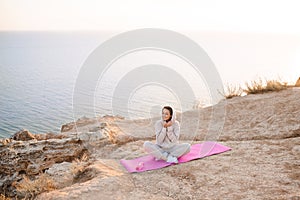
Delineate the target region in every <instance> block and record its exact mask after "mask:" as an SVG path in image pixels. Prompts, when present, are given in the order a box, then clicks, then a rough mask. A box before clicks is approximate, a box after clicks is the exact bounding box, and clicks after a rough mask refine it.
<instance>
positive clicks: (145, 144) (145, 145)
mask: <svg viewBox="0 0 300 200" xmlns="http://www.w3.org/2000/svg"><path fill="white" fill-rule="evenodd" d="M151 145H152V142H149V141H145V142H144V145H143V147H144V148H148V147H150V146H151Z"/></svg>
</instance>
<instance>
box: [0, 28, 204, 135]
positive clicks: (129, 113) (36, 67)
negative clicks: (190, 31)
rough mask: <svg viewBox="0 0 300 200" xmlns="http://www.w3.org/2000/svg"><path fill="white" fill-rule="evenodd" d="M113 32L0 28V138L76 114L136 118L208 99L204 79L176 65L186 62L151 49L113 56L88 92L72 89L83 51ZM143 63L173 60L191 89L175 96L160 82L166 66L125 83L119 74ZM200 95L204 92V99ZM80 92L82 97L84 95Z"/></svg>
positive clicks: (46, 127) (49, 127) (49, 126)
mask: <svg viewBox="0 0 300 200" xmlns="http://www.w3.org/2000/svg"><path fill="white" fill-rule="evenodd" d="M117 34H118V33H116V32H88V31H85V32H80V31H79V32H72V31H68V32H55V31H52V32H43V31H37V32H32V31H25V32H21V31H19V32H17V31H15V32H13V31H6V32H0V138H6V137H11V136H12V135H13V134H14V133H16V132H17V131H19V130H22V129H27V130H29V131H30V132H31V133H47V132H53V133H59V132H60V129H61V126H62V125H63V124H65V123H68V122H72V121H75V120H77V119H79V118H81V117H95V116H104V115H119V116H123V117H125V118H127V119H141V118H149V117H154V116H157V115H159V114H160V112H161V108H162V106H164V105H172V106H173V107H174V108H175V109H177V110H180V111H185V110H190V109H193V108H195V107H198V106H204V105H209V104H210V100H209V95H207V94H208V92H207V90H206V89H205V83H204V82H203V81H201V78H199V77H197V76H195V73H193V72H192V71H191V72H190V73H186V68H184V67H182V66H184V65H188V64H187V63H181V64H180V62H182V61H180V59H178V57H176V56H174V55H167V54H166V53H165V52H157V51H151V50H148V52H147V51H146V52H136V53H135V54H131V55H128V56H125V57H123V58H120V59H119V60H117V61H114V64H112V65H110V67H109V68H108V69H107V70H106V75H105V73H104V75H103V73H102V74H101V76H100V74H99V77H98V78H97V82H96V84H95V85H94V88H95V90H94V92H87V93H86V94H85V91H78V90H77V89H76V83H78V77H79V75H80V73H83V66H84V64H85V63H86V61H87V60H88V59H89V56H90V55H91V54H92V53H93V52H94V51H95V49H97V48H98V47H99V46H100V45H101V44H103V42H105V41H107V40H108V39H110V38H112V37H114V36H115V35H117ZM154 58H156V59H154ZM153 59H154V60H153ZM146 64H155V65H157V64H160V65H157V66H161V65H162V64H163V65H164V66H172V65H174V68H176V65H177V69H178V70H177V72H178V73H175V74H177V75H178V74H179V76H182V77H183V78H184V79H187V80H188V81H187V82H184V83H187V85H190V86H191V87H190V89H191V91H194V93H191V91H185V89H184V88H183V90H182V91H181V94H180V95H181V96H178V95H177V94H176V91H175V89H172V87H170V86H166V85H164V84H163V83H160V81H159V80H161V79H165V80H172V78H173V77H170V74H169V73H168V71H166V73H165V74H164V75H163V76H162V78H160V79H158V81H157V79H156V81H155V82H147V83H143V82H141V80H139V81H140V82H138V83H136V84H137V85H136V86H135V87H133V86H132V84H131V85H130V84H128V87H127V86H126V81H123V79H126V78H127V79H128V78H130V76H126V75H128V74H129V72H130V71H132V70H134V69H137V67H138V66H143V65H146ZM179 65H180V66H179ZM162 69H163V70H168V69H167V68H162ZM109 73H110V74H109ZM135 73H137V72H135ZM139 73H142V72H139ZM171 74H172V73H171ZM157 75H159V74H157ZM141 76H143V75H141ZM151 76H153V77H155V76H156V74H152V75H151ZM151 76H150V77H151ZM174 76H175V75H174ZM131 78H132V75H131ZM179 78H180V77H179ZM87 79H88V77H87ZM133 79H134V76H133ZM176 80H177V79H176ZM197 80H198V81H199V80H200V82H199V83H197ZM87 81H88V80H87ZM134 81H135V80H131V83H135V82H134ZM162 82H163V81H162ZM173 82H174V83H172V84H174V87H175V86H176V85H177V86H176V87H177V88H178V87H180V86H181V85H180V84H181V83H180V81H179V82H177V81H173ZM120 83H122V84H123V85H121V86H120ZM124 84H125V85H124ZM176 87H175V88H176ZM74 93H79V94H85V95H87V96H86V99H92V100H93V104H89V103H87V104H84V103H83V104H82V105H76V104H77V101H76V100H74V96H76V95H74ZM191 94H192V95H191ZM204 94H206V96H207V97H205V98H204V96H205V95H204ZM79 96H80V95H79ZM81 97H83V98H84V99H85V96H84V95H81ZM200 97H202V99H200ZM76 98H77V97H76ZM83 102H84V101H83Z"/></svg>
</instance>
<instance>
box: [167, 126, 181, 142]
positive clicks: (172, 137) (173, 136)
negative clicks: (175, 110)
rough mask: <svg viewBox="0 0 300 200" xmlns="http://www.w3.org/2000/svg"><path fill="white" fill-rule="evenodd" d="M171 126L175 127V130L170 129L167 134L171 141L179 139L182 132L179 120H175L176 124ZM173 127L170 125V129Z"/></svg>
mask: <svg viewBox="0 0 300 200" xmlns="http://www.w3.org/2000/svg"><path fill="white" fill-rule="evenodd" d="M171 127H172V128H173V130H170V131H168V132H167V136H168V138H169V139H170V141H171V142H177V141H178V139H179V134H180V126H179V122H178V121H175V122H174V125H173V126H171ZM171 127H168V129H170V128H171Z"/></svg>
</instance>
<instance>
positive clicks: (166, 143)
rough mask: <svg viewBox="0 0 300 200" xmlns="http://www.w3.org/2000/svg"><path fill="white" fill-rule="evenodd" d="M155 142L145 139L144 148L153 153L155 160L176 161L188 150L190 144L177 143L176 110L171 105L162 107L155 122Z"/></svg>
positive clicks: (177, 124)
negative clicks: (160, 113) (160, 115)
mask: <svg viewBox="0 0 300 200" xmlns="http://www.w3.org/2000/svg"><path fill="white" fill-rule="evenodd" d="M155 134H156V143H155V144H154V143H152V142H149V141H146V142H145V143H144V149H145V151H146V152H148V153H150V154H151V155H153V156H154V157H155V158H156V160H165V161H167V162H169V163H178V158H179V157H180V156H183V155H184V154H187V153H188V152H190V147H191V145H190V144H188V143H181V144H180V143H178V139H179V135H180V124H179V122H178V121H177V120H176V112H175V111H173V109H172V107H170V106H165V107H163V109H162V119H161V120H158V121H157V122H156V123H155Z"/></svg>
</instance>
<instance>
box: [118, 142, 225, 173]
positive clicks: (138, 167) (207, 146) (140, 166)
mask: <svg viewBox="0 0 300 200" xmlns="http://www.w3.org/2000/svg"><path fill="white" fill-rule="evenodd" d="M229 150H231V148H230V147H227V146H224V145H221V144H219V143H217V142H211V141H207V142H204V143H201V144H194V145H192V146H191V151H190V152H189V153H188V154H186V155H183V156H181V157H180V158H178V164H180V163H185V162H188V161H191V160H195V159H199V158H204V157H207V156H211V155H214V154H219V153H222V152H225V151H229ZM120 162H121V164H122V165H123V166H124V167H125V168H126V169H127V171H128V172H131V173H132V172H143V171H148V170H154V169H160V168H163V167H167V166H170V165H174V164H172V163H167V162H166V161H164V160H158V161H156V160H155V158H154V157H153V156H151V155H147V156H143V157H139V158H135V159H133V160H125V159H121V160H120Z"/></svg>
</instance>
